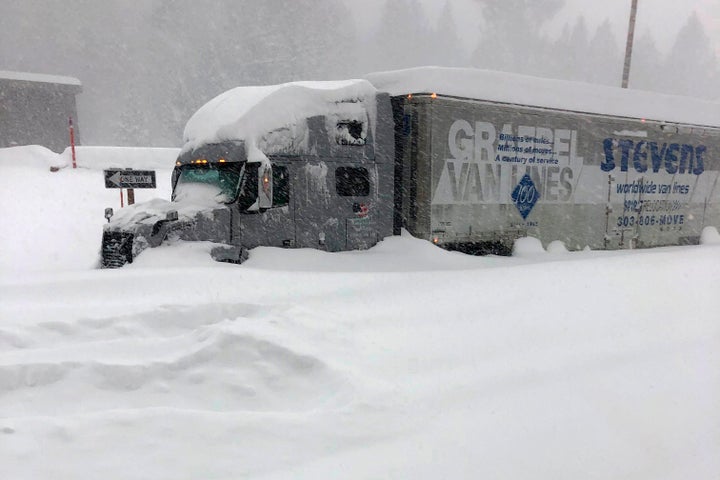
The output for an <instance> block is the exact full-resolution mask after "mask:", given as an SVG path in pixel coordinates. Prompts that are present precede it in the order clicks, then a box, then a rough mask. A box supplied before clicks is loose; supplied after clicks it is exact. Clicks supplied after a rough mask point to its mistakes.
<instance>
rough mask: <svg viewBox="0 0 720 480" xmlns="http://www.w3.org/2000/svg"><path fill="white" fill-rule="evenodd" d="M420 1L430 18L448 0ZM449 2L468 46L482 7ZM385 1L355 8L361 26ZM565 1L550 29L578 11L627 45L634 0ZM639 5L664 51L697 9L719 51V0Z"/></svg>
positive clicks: (640, 29) (654, 0) (644, 0)
mask: <svg viewBox="0 0 720 480" xmlns="http://www.w3.org/2000/svg"><path fill="white" fill-rule="evenodd" d="M347 1H349V0H347ZM421 1H422V2H423V4H424V6H425V8H426V13H427V16H428V18H430V19H431V20H432V19H433V18H437V17H438V15H439V13H440V11H441V10H442V8H443V6H444V5H445V0H421ZM496 1H502V0H496ZM450 2H451V3H452V5H453V8H454V12H455V17H456V22H457V24H458V28H459V29H460V30H461V31H462V36H463V38H464V39H465V41H466V44H467V46H468V48H473V47H474V45H475V43H476V41H477V36H478V34H477V25H478V23H479V21H480V20H479V17H480V8H479V7H478V5H477V2H476V1H474V0H450ZM382 3H384V0H365V1H364V2H363V4H364V5H368V6H372V7H373V8H362V9H358V8H355V9H353V10H354V14H355V15H356V18H357V22H358V25H359V26H360V28H362V29H372V28H373V26H374V25H375V23H376V22H377V20H378V15H377V14H378V12H379V11H380V10H381V8H382V7H381V5H382ZM565 4H566V6H565V8H564V9H563V11H562V12H561V13H560V14H559V15H558V18H557V19H556V20H555V21H554V22H553V23H552V25H550V26H549V32H548V33H550V34H553V35H557V34H559V33H560V31H561V30H562V28H563V26H564V25H565V24H567V23H574V22H575V19H576V18H577V17H578V16H579V15H584V16H585V18H586V20H587V23H588V26H589V27H590V28H594V27H596V26H597V25H599V24H600V23H602V22H603V21H604V20H605V19H609V20H610V21H611V22H612V25H613V30H614V31H615V34H616V35H617V36H618V45H624V42H625V40H624V39H625V35H626V31H627V25H628V15H629V13H630V4H631V0H566V1H565ZM638 5H639V7H638V19H637V26H636V28H637V34H638V35H642V34H643V33H645V32H650V33H651V34H652V36H653V37H654V38H655V40H656V42H657V46H658V48H659V49H660V50H661V51H666V50H667V49H669V48H670V46H671V45H672V43H673V41H674V40H675V36H676V35H677V32H678V30H680V28H682V26H683V25H684V24H685V22H686V21H687V19H688V17H689V16H690V14H691V13H692V12H693V11H697V12H698V15H699V16H700V19H701V20H702V21H703V23H704V24H705V28H706V31H707V33H708V35H709V36H710V37H711V39H712V42H713V45H714V48H715V50H716V51H717V52H718V55H720V0H639V3H638Z"/></svg>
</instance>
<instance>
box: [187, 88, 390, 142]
mask: <svg viewBox="0 0 720 480" xmlns="http://www.w3.org/2000/svg"><path fill="white" fill-rule="evenodd" d="M375 93H376V91H375V88H374V87H373V86H372V85H371V84H370V82H368V81H367V80H344V81H328V82H292V83H284V84H280V85H269V86H259V87H237V88H234V89H232V90H228V91H227V92H225V93H222V94H220V95H218V96H217V97H215V98H213V99H212V100H210V101H209V102H208V103H206V104H205V105H203V106H202V107H201V108H200V109H199V110H198V111H197V112H195V114H194V115H193V116H192V117H191V118H190V120H189V121H188V123H187V125H186V126H185V132H184V133H183V139H184V141H185V146H184V147H183V151H188V150H191V149H193V148H196V147H197V146H200V145H202V144H205V143H217V142H220V141H223V140H244V141H245V142H246V143H249V145H248V155H249V156H250V155H251V154H252V151H253V147H254V146H255V144H256V142H257V141H258V140H259V139H260V137H262V136H263V135H265V134H267V133H268V132H271V131H273V130H276V129H279V128H284V127H288V126H295V125H298V124H300V123H303V122H304V120H305V119H307V118H309V117H313V116H316V115H327V114H328V113H329V112H336V111H338V109H339V107H338V106H339V105H342V104H346V105H345V107H348V106H352V105H356V106H357V104H359V103H364V101H365V100H373V101H372V102H367V103H366V104H365V105H364V107H360V108H363V109H364V110H363V111H366V112H367V113H369V114H373V112H374V109H375V107H374V98H375ZM351 108H352V107H351Z"/></svg>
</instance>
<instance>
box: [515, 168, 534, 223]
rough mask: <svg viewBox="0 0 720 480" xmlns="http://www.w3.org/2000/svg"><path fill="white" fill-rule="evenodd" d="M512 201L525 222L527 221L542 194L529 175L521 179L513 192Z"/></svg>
mask: <svg viewBox="0 0 720 480" xmlns="http://www.w3.org/2000/svg"><path fill="white" fill-rule="evenodd" d="M512 199H513V203H515V206H516V207H517V209H518V212H520V215H521V216H522V218H523V220H526V219H527V217H528V215H530V212H531V211H532V209H533V207H534V206H535V204H536V203H537V201H538V200H540V193H539V192H538V191H537V188H535V183H533V181H532V178H530V175H528V174H527V173H526V174H525V175H524V176H523V177H522V178H521V179H520V183H518V184H517V186H516V187H515V189H514V190H513V192H512Z"/></svg>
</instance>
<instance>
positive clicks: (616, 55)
mask: <svg viewBox="0 0 720 480" xmlns="http://www.w3.org/2000/svg"><path fill="white" fill-rule="evenodd" d="M586 58H588V59H590V62H589V64H590V65H587V64H586V65H585V69H586V71H585V74H584V80H586V81H588V82H590V83H599V84H603V85H610V86H620V84H621V80H622V69H623V63H622V61H623V57H622V55H621V54H620V47H618V44H617V42H616V40H615V35H614V34H613V31H612V27H611V26H610V21H609V20H605V21H604V22H603V23H601V24H600V26H599V27H598V29H597V31H596V32H595V35H593V37H592V39H591V40H590V43H589V44H588V51H587V55H586Z"/></svg>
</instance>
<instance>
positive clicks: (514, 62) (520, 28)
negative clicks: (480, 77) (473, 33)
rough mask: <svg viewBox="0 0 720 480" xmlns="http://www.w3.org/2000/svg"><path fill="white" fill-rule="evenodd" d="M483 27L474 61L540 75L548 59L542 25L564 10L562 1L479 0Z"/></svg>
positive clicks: (493, 66) (480, 65)
mask: <svg viewBox="0 0 720 480" xmlns="http://www.w3.org/2000/svg"><path fill="white" fill-rule="evenodd" d="M476 1H477V2H479V3H480V4H481V5H482V8H483V17H484V22H483V27H482V32H481V37H480V40H479V44H478V46H477V48H476V49H475V51H474V52H473V54H472V58H471V62H472V64H473V65H475V66H478V67H481V68H490V69H494V70H504V71H514V72H520V73H529V74H538V73H539V72H541V71H543V70H544V68H545V65H546V63H547V61H548V58H547V56H546V55H545V54H546V52H547V51H548V49H547V48H546V46H547V43H548V40H547V38H546V37H545V35H544V34H543V33H542V27H543V25H544V24H545V22H547V21H548V20H550V19H552V17H553V16H554V15H555V14H556V13H557V12H558V11H559V10H560V8H561V7H562V5H563V1H562V0H505V1H503V2H498V1H493V0H476Z"/></svg>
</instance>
